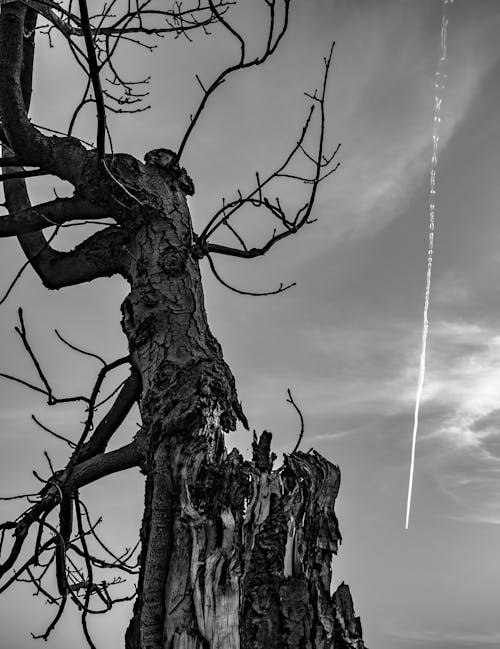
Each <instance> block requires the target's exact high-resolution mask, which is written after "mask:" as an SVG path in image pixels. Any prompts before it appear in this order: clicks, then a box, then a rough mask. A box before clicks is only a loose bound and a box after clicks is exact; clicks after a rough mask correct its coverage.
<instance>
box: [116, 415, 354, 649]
mask: <svg viewBox="0 0 500 649" xmlns="http://www.w3.org/2000/svg"><path fill="white" fill-rule="evenodd" d="M270 442H271V434H270V433H263V435H262V436H261V437H260V439H259V440H258V441H257V440H256V439H255V440H254V444H253V459H252V461H246V460H244V459H243V457H242V456H241V454H240V453H239V452H238V451H237V450H236V449H233V451H231V452H230V453H227V452H226V450H225V447H224V444H223V442H222V439H221V431H220V427H219V426H218V425H217V421H216V420H215V419H214V420H213V421H212V422H210V423H209V425H207V426H206V427H205V429H204V430H203V431H200V432H199V434H198V435H196V436H193V438H192V440H191V442H190V443H186V442H184V443H180V444H179V440H177V441H176V442H174V445H175V446H176V449H177V450H176V451H173V449H172V447H171V450H167V449H166V448H165V452H164V453H163V454H162V460H161V461H160V460H159V461H158V464H159V466H158V472H159V473H158V475H164V476H169V479H168V480H165V481H164V483H162V484H163V486H164V491H163V498H162V502H163V504H164V509H163V510H162V512H163V514H164V518H163V519H162V520H163V521H164V522H166V521H170V524H169V528H170V529H169V530H167V529H166V526H165V525H161V520H157V521H156V528H155V532H154V533H155V535H158V536H159V539H160V545H162V547H164V549H165V551H166V552H167V553H168V566H166V570H165V573H164V574H163V575H162V579H163V582H162V583H163V585H164V590H163V592H164V599H163V601H162V602H161V604H162V606H163V607H164V608H163V611H162V613H161V614H162V616H163V635H162V645H161V646H162V647H163V648H164V649H206V648H207V649H208V648H210V649H364V647H365V645H364V643H363V640H362V631H361V624H360V621H359V618H357V617H355V615H354V610H353V605H352V599H351V595H350V592H349V588H348V587H347V586H345V585H344V584H342V585H341V586H340V587H339V588H338V589H337V591H336V592H335V593H334V594H333V595H331V593H330V585H331V577H332V571H331V561H332V555H333V554H336V552H337V547H338V543H339V541H340V540H341V535H340V532H339V529H338V522H337V518H336V515H335V511H334V504H335V498H336V496H337V492H338V488H339V483H340V471H339V469H338V467H337V466H335V465H334V464H332V463H330V462H328V461H327V460H325V459H324V458H323V457H322V456H320V455H319V454H318V453H316V452H314V451H313V452H310V453H301V452H296V453H293V454H292V455H289V456H285V460H284V463H283V466H282V467H281V468H280V469H277V470H273V460H274V457H273V455H272V454H271V451H270ZM167 482H168V484H167ZM158 484H159V483H158ZM172 494H175V495H172ZM157 498H160V494H158V495H157ZM157 507H158V505H157ZM156 516H157V517H158V519H160V517H159V514H158V511H157V513H156ZM151 543H153V540H152V539H151V537H150V538H149V541H148V544H151ZM156 576H157V577H159V575H156ZM145 578H149V579H151V578H152V575H148V576H147V577H143V580H144V579H145ZM139 608H140V607H137V609H139ZM143 623H144V621H143ZM141 636H143V634H142V633H137V629H135V630H134V623H132V624H131V627H130V628H129V631H128V633H127V645H126V646H127V649H139V648H140V649H143V648H144V649H145V648H146V647H148V645H147V644H145V643H142V644H141V639H140V638H141Z"/></svg>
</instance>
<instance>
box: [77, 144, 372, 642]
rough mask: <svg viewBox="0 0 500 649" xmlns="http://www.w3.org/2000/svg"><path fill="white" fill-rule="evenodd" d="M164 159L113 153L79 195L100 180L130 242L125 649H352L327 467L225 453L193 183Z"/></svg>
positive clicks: (219, 375) (223, 411)
mask: <svg viewBox="0 0 500 649" xmlns="http://www.w3.org/2000/svg"><path fill="white" fill-rule="evenodd" d="M164 153H165V151H162V150H160V152H157V155H155V154H154V152H153V153H150V154H148V156H147V158H146V160H147V161H148V162H147V164H146V165H142V164H141V163H140V162H138V161H136V160H134V159H133V158H131V157H130V156H119V157H118V159H116V158H115V167H114V168H113V170H112V177H111V176H105V175H101V177H100V179H99V182H97V183H96V182H95V180H96V175H95V174H96V173H98V172H96V168H95V167H94V169H93V170H92V169H91V170H90V171H89V176H88V177H89V182H88V184H87V183H86V184H85V185H82V186H81V187H80V188H79V191H80V193H81V195H82V196H84V198H86V199H87V200H92V199H93V198H94V199H95V187H96V184H97V185H99V184H100V187H101V189H100V200H101V207H103V208H105V209H108V208H109V207H110V206H111V205H113V204H114V207H115V209H116V210H117V220H118V221H119V222H120V224H121V226H122V228H124V229H125V230H126V231H127V232H128V243H127V245H126V246H123V274H124V275H125V276H126V277H127V279H128V281H129V283H130V286H131V291H130V294H129V295H128V297H127V298H126V299H125V301H124V303H123V306H122V313H123V321H122V324H123V329H124V331H125V333H126V335H127V338H128V341H129V349H130V355H131V358H132V362H133V365H134V367H135V370H136V371H137V372H138V374H139V375H140V380H141V383H142V397H141V402H140V407H141V414H142V420H143V426H142V429H141V431H140V432H139V434H138V439H137V441H138V442H139V443H141V445H142V448H143V449H145V451H144V457H145V458H146V459H145V460H144V463H143V467H142V469H143V471H144V473H145V474H146V491H145V509H144V517H143V522H142V529H141V539H142V553H141V570H140V575H139V595H138V598H137V601H136V604H135V607H134V614H133V618H132V620H131V623H130V625H129V628H128V630H127V633H126V648H127V649H202V648H203V649H205V648H210V649H250V648H252V649H261V648H262V649H263V648H264V647H265V649H278V648H279V649H282V648H283V649H284V648H290V649H292V648H294V649H299V648H300V649H333V648H334V647H335V649H344V647H345V648H347V647H350V648H356V649H362V648H363V647H364V644H363V641H362V638H361V626H360V624H359V620H357V618H355V617H354V613H353V611H352V601H351V600H350V596H349V595H348V590H347V591H346V587H344V586H342V587H341V590H340V591H338V593H337V594H335V595H334V596H333V597H332V596H331V595H330V582H331V566H330V563H331V558H332V553H336V551H337V544H338V542H339V541H340V538H341V537H340V533H339V530H338V525H337V519H336V516H335V512H334V503H335V497H336V495H337V491H338V486H339V482H340V473H339V470H338V468H337V467H335V466H334V465H333V464H331V463H329V462H327V461H326V460H325V459H324V458H322V457H321V456H319V455H318V454H316V453H309V454H304V453H300V452H298V453H294V454H292V455H291V456H288V457H286V459H285V463H284V465H283V467H282V468H281V469H279V470H274V469H273V460H274V457H273V455H272V454H271V451H270V440H271V435H270V434H269V433H264V434H263V435H262V437H261V438H260V440H259V441H257V440H255V441H254V455H253V460H252V461H245V460H244V459H243V458H242V456H241V455H240V454H239V453H238V451H237V450H235V449H234V450H233V451H232V452H230V453H228V452H227V451H226V448H225V444H224V434H225V433H227V432H229V431H231V430H233V429H234V428H235V426H236V422H237V420H238V419H239V420H241V421H242V422H243V424H244V425H245V426H246V420H245V417H244V414H243V412H242V410H241V406H240V404H239V402H238V399H237V394H236V389H235V384H234V379H233V376H232V374H231V372H230V370H229V368H228V367H227V365H226V363H225V362H224V359H223V356H222V350H221V347H220V345H219V344H218V342H217V341H216V339H215V338H214V336H213V335H212V333H211V331H210V329H209V326H208V323H207V317H206V312H205V308H204V302H203V289H202V284H201V276H200V271H199V260H198V258H197V255H196V253H195V246H194V242H193V234H192V225H191V217H190V214H189V209H188V205H187V200H186V194H187V193H190V192H191V191H192V185H191V182H190V180H189V179H188V178H187V176H186V174H185V172H184V171H183V170H181V169H179V168H178V167H173V168H172V167H169V166H168V164H165V163H164V162H165V156H164V155H163V154H164ZM167 157H168V156H167ZM92 194H94V196H92ZM103 203H104V204H103ZM106 203H107V204H106ZM117 205H118V207H117ZM339 593H340V594H339ZM346 593H347V594H346Z"/></svg>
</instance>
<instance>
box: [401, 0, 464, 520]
mask: <svg viewBox="0 0 500 649" xmlns="http://www.w3.org/2000/svg"><path fill="white" fill-rule="evenodd" d="M452 3H453V0H443V17H442V21H441V53H440V57H439V62H438V66H437V69H436V74H435V77H434V88H435V95H436V96H435V103H434V126H433V131H432V158H431V176H430V186H429V239H428V248H427V279H426V283H425V300H424V317H423V325H422V350H421V352H420V368H419V373H418V384H417V395H416V398H415V413H414V417H413V434H412V443H411V460H410V478H409V481H408V499H407V502H406V521H405V529H408V525H409V523H410V508H411V496H412V490H413V474H414V471H415V447H416V443H417V432H418V415H419V412H420V402H421V401H422V390H423V387H424V379H425V361H426V354H427V334H428V333H429V304H430V299H431V279H432V260H433V255H434V221H435V215H436V205H435V202H434V200H435V199H434V196H435V194H436V176H437V164H438V144H439V129H440V125H441V103H442V98H441V96H440V91H442V90H443V89H444V87H445V81H446V74H445V72H444V68H445V64H446V61H447V50H446V34H447V29H448V18H447V15H446V9H447V5H448V4H452Z"/></svg>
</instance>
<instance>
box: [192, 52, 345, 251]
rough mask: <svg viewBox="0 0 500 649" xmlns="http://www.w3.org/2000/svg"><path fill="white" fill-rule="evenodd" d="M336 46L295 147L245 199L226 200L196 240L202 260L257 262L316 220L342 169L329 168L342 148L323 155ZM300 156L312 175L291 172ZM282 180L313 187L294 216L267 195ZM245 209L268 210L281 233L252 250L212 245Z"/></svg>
mask: <svg viewBox="0 0 500 649" xmlns="http://www.w3.org/2000/svg"><path fill="white" fill-rule="evenodd" d="M334 45H335V43H333V44H332V47H331V49H330V52H329V55H328V57H327V58H326V59H325V60H324V63H325V69H324V75H323V84H322V87H321V92H320V94H318V92H317V91H315V92H314V93H312V94H311V93H306V94H307V96H308V97H309V98H310V99H311V100H312V101H313V103H312V105H311V106H310V109H309V113H308V115H307V118H306V120H305V123H304V126H303V127H302V132H301V134H300V137H299V138H298V140H297V142H296V144H295V145H294V146H293V147H292V149H291V151H290V152H289V154H288V156H287V157H286V158H285V160H284V162H283V163H282V164H281V165H280V166H279V167H278V168H277V169H275V170H274V171H273V172H272V173H270V174H269V175H268V176H267V177H266V178H265V179H263V180H262V179H261V178H260V176H259V174H256V185H255V187H254V188H253V189H252V190H251V191H250V192H249V193H248V194H247V195H246V196H243V195H241V193H239V194H238V197H237V198H236V199H234V200H233V201H231V202H226V201H223V204H222V207H221V208H220V209H219V210H218V211H217V212H216V213H215V214H214V215H213V217H212V218H211V219H210V220H209V222H208V223H207V225H206V226H205V228H204V229H203V231H202V233H201V234H200V235H199V236H198V237H197V239H196V243H195V250H196V252H197V254H198V256H200V257H203V256H204V255H207V254H209V253H218V254H223V255H229V256H232V257H239V258H241V259H254V258H255V257H260V256H262V255H265V254H266V253H267V252H268V251H269V250H270V249H271V248H272V247H273V246H274V245H276V244H277V243H278V242H279V241H282V240H283V239H285V238H287V237H289V236H291V235H293V234H295V233H297V232H298V231H299V230H300V229H301V228H303V227H304V226H305V225H307V224H309V223H313V222H314V219H311V218H310V216H311V212H312V209H313V207H314V203H315V200H316V193H317V189H318V186H319V184H320V183H321V182H322V181H323V180H325V179H326V178H327V177H328V176H330V175H331V174H332V173H333V172H335V171H336V170H337V168H338V166H339V165H338V164H335V165H333V167H331V168H330V166H331V165H332V163H333V162H334V159H335V156H336V155H337V153H338V151H339V148H340V145H338V146H337V147H336V148H335V149H334V151H333V153H332V154H331V155H329V156H327V155H325V154H324V147H325V131H326V117H325V97H326V88H327V81H328V74H329V70H330V64H331V60H332V56H333V47H334ZM316 107H318V111H319V136H318V144H317V149H316V153H315V155H314V156H313V155H311V154H310V153H309V152H308V151H307V150H306V148H305V146H304V142H305V139H306V136H308V135H309V133H310V130H311V127H312V123H313V122H312V118H313V116H314V113H315V108H316ZM299 154H303V155H304V157H305V159H306V163H308V164H311V163H312V165H313V170H312V173H311V175H309V176H306V175H302V174H298V173H296V172H293V171H290V170H289V169H290V165H291V164H292V162H293V161H295V159H296V157H297V155H299ZM281 178H286V179H288V180H291V181H298V182H300V183H303V184H306V185H309V186H310V190H309V194H308V196H307V199H306V201H305V203H304V204H303V205H302V206H301V207H300V208H299V209H298V210H297V211H296V212H295V214H294V215H287V213H286V212H285V210H284V209H283V207H282V205H281V202H280V200H279V198H276V199H271V198H269V197H267V196H266V195H265V192H264V190H265V189H266V190H267V189H268V187H269V186H270V185H271V183H272V182H273V181H275V180H278V179H281ZM245 206H250V207H253V208H255V209H263V210H265V211H267V212H268V213H269V215H270V216H271V217H272V218H273V219H277V220H278V222H279V223H280V226H279V230H278V231H277V230H276V229H275V230H273V233H272V235H271V236H270V237H269V238H268V240H267V241H266V242H265V243H264V244H263V245H261V246H259V247H249V246H248V245H247V243H246V242H245V241H241V240H240V237H239V236H238V240H239V242H240V245H241V248H232V247H230V246H225V245H220V244H217V243H211V242H209V238H210V237H211V236H212V235H213V234H214V233H215V232H216V231H217V230H218V228H220V227H221V226H223V225H224V226H228V225H229V220H230V219H231V217H233V216H234V215H235V214H236V213H237V212H238V211H239V210H241V209H242V208H243V207H245Z"/></svg>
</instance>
